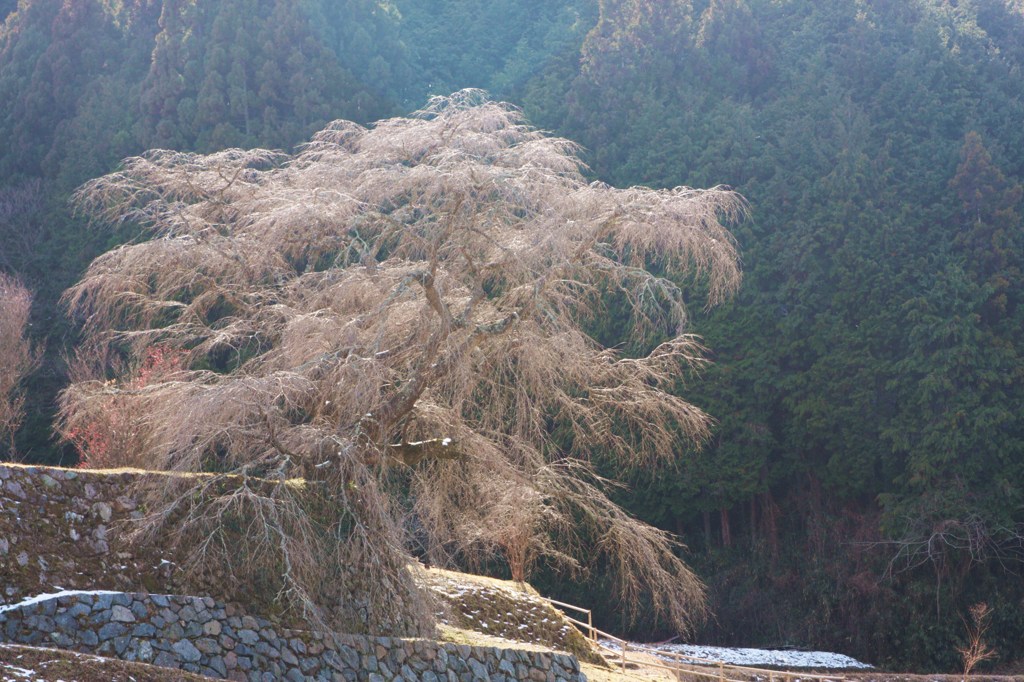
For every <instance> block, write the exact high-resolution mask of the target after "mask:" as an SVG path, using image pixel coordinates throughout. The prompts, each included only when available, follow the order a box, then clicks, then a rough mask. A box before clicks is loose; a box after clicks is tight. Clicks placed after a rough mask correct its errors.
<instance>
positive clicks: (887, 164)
mask: <svg viewBox="0 0 1024 682" xmlns="http://www.w3.org/2000/svg"><path fill="white" fill-rule="evenodd" d="M667 26H671V27H673V28H672V29H671V30H667V29H666V28H665V27H667ZM1022 44H1024V10H1022V8H1021V6H1020V4H1019V3H1004V2H1002V1H997V2H974V3H959V4H947V3H942V2H924V1H917V2H881V1H877V2H863V3H838V2H836V3H833V2H829V3H820V2H781V3H780V2H766V1H759V0H749V1H744V0H713V1H711V2H703V3H693V4H691V3H689V2H683V1H675V2H666V3H645V2H636V1H623V2H606V3H604V12H603V15H602V20H601V22H600V23H599V24H598V26H597V28H595V30H594V31H593V32H592V33H591V34H590V35H589V36H588V38H587V41H586V43H585V44H584V46H583V52H582V54H583V62H582V65H581V67H580V68H578V69H575V70H573V71H570V72H565V73H552V74H550V76H549V77H548V78H547V79H546V80H544V81H540V82H538V84H536V85H535V87H537V88H538V89H537V90H536V91H535V95H531V96H530V97H528V99H527V101H528V102H529V103H530V105H531V106H533V107H537V108H538V109H540V110H542V111H544V112H546V113H544V114H540V115H538V116H537V119H538V120H540V121H542V122H545V123H546V124H547V125H551V126H553V127H555V128H556V129H559V130H561V131H562V132H563V133H564V134H567V135H569V136H570V137H572V138H574V139H577V140H579V141H580V142H581V143H583V144H584V145H585V146H586V147H588V148H589V149H590V150H592V152H591V160H592V162H593V165H594V169H595V172H596V173H597V174H598V175H600V176H602V177H605V178H609V179H611V180H612V181H613V182H615V183H617V184H629V183H633V182H645V183H652V184H654V185H658V186H664V185H675V184H688V185H694V186H705V185H707V184H710V183H713V182H725V183H728V184H730V185H732V186H734V187H736V188H737V189H739V191H741V192H742V193H743V194H744V195H745V196H746V197H747V198H748V199H749V200H750V202H751V205H752V210H753V219H752V220H751V221H750V222H748V223H747V224H746V225H744V226H743V227H741V228H740V229H738V230H737V232H736V233H737V236H738V237H739V239H740V242H741V246H742V250H743V254H744V264H745V272H746V279H745V282H744V286H743V289H742V291H741V293H740V295H739V296H738V298H737V299H736V300H735V301H734V302H733V303H732V304H730V305H727V306H723V308H721V309H719V310H716V311H715V312H713V313H711V314H710V315H708V316H706V317H702V318H701V319H699V320H697V321H696V324H695V326H696V328H697V330H698V331H699V332H700V333H701V334H702V335H704V336H705V338H706V341H707V343H708V345H709V347H710V348H711V349H712V352H713V356H714V359H715V361H716V364H715V365H714V366H713V368H712V369H711V370H709V371H708V372H707V373H706V374H705V376H704V379H703V380H702V381H701V382H700V383H699V384H697V385H691V387H690V388H689V389H688V390H689V391H690V395H697V396H700V398H699V402H700V403H701V404H702V406H704V407H706V408H707V409H708V410H709V411H710V412H711V413H712V414H714V415H716V416H717V417H718V418H719V419H720V421H721V424H720V428H719V430H718V433H717V435H716V437H715V439H714V441H713V442H712V443H711V445H710V447H709V448H707V449H706V450H704V451H703V452H701V453H698V454H694V455H688V456H687V457H685V458H684V460H683V464H682V465H681V470H680V472H679V474H678V475H673V476H664V475H662V474H661V473H658V474H655V475H654V476H649V475H645V474H643V473H639V474H637V475H636V478H635V485H636V489H637V494H636V496H635V497H634V498H631V499H632V506H633V509H635V510H636V511H637V512H639V513H641V514H642V515H643V516H644V517H645V518H647V519H650V520H654V521H656V522H657V523H659V524H660V525H662V526H664V527H668V528H674V529H677V530H678V531H680V532H681V533H682V534H683V535H684V537H685V538H686V540H687V541H688V542H689V543H690V544H691V546H695V547H699V548H702V549H705V550H707V552H708V554H707V563H706V564H705V571H704V575H705V576H706V578H707V579H708V580H709V581H710V583H711V585H712V588H713V593H714V594H715V600H716V602H717V604H716V605H717V609H716V610H717V612H718V615H719V620H718V623H717V624H715V625H713V626H711V627H710V628H709V630H708V631H707V633H706V636H711V637H713V638H715V639H719V640H721V641H723V642H731V643H737V644H739V643H749V642H751V641H758V642H762V643H775V644H786V643H796V642H799V643H800V644H801V645H814V646H823V647H839V648H842V647H846V648H845V649H844V650H846V651H848V652H849V653H853V654H855V655H861V656H868V657H870V656H874V658H873V659H872V660H880V659H879V655H880V656H881V660H882V661H886V660H888V661H893V662H895V661H900V662H902V663H903V664H908V663H909V664H914V665H917V666H933V665H940V666H952V665H953V664H954V662H955V659H956V653H955V651H954V645H955V643H956V642H957V641H958V638H959V636H960V634H959V632H960V622H959V617H958V614H959V613H962V612H963V611H964V609H965V608H966V606H967V605H968V604H970V603H973V602H976V601H989V603H991V604H993V606H995V607H996V608H997V610H998V611H999V615H998V616H997V620H998V622H999V623H1000V626H999V629H1000V634H999V635H998V637H999V647H998V648H1000V651H1001V652H1002V653H1003V655H1004V656H1005V657H1007V658H1011V659H1012V658H1013V657H1014V656H1016V655H1019V646H1020V641H1021V638H1020V633H1021V628H1022V627H1024V623H1022V622H1021V620H1020V618H1019V613H1020V611H1019V608H1018V606H1017V604H1018V602H1019V599H1020V597H1021V596H1022V594H1021V591H1020V582H1019V580H1018V579H1017V578H1015V577H1014V576H1015V573H1014V572H1015V571H1016V570H1018V569H1019V567H1020V563H1019V562H1020V560H1021V559H1022V558H1024V554H1022V542H1021V538H1022V536H1024V533H1022V529H1024V526H1022V522H1024V512H1022V502H1024V484H1022V482H1024V421H1022V420H1021V418H1020V415H1021V413H1022V408H1024V383H1022V382H1021V378H1022V376H1024V359H1022V357H1021V352H1020V348H1019V343H1020V339H1021V338H1022V331H1024V309H1021V307H1020V301H1021V297H1022V294H1024V289H1022V285H1024V280H1022V272H1021V265H1022V260H1021V254H1022V253H1024V249H1022V246H1024V242H1022V240H1024V233H1022V226H1021V218H1020V215H1021V214H1020V211H1021V204H1020V201H1021V184H1020V180H1021V177H1022V172H1024V140H1022V139H1021V135H1022V130H1021V128H1020V126H1019V121H1021V120H1024V85H1022V81H1021V79H1020V72H1021V68H1022V66H1024V64H1022V61H1021V50H1020V45H1022ZM556 82H557V83H560V84H561V85H562V90H561V92H562V93H563V94H561V95H560V96H559V97H555V98H552V97H551V94H550V90H549V89H550V88H551V87H554V84H555V83H556ZM751 550H753V561H750V559H749V557H750V556H751V554H750V552H751ZM887 574H888V577H886V575H887ZM903 624H909V627H906V628H905V627H904V625H903Z"/></svg>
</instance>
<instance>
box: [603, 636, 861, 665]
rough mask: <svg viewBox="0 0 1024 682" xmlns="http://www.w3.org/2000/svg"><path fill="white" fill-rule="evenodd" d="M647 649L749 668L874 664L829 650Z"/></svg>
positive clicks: (680, 646)
mask: <svg viewBox="0 0 1024 682" xmlns="http://www.w3.org/2000/svg"><path fill="white" fill-rule="evenodd" d="M601 643H602V644H603V645H604V646H606V647H608V648H609V649H615V650H618V649H619V647H618V645H617V644H616V643H615V642H612V641H602V642H601ZM637 647H638V648H639V647H642V648H643V649H644V650H646V651H650V652H657V651H662V652H665V653H670V654H676V655H682V656H688V657H691V658H693V659H699V660H695V661H694V662H695V663H699V662H706V663H709V664H710V663H717V662H719V661H721V662H723V663H728V664H731V665H742V666H750V667H755V668H756V667H759V666H769V667H771V668H786V669H795V668H813V669H815V670H853V669H868V668H871V667H872V666H870V665H868V664H867V663H862V662H861V661H858V660H857V659H855V658H851V657H849V656H846V655H844V654H835V653H831V652H828V651H786V650H772V649H740V648H736V647H718V646H703V645H699V644H638V645H637Z"/></svg>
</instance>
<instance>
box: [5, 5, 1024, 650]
mask: <svg viewBox="0 0 1024 682" xmlns="http://www.w3.org/2000/svg"><path fill="white" fill-rule="evenodd" d="M14 5H15V3H14V2H11V1H8V2H0V16H7V15H9V16H7V20H6V23H5V24H4V26H3V28H2V29H0V141H2V142H0V270H2V271H4V272H7V273H14V274H17V275H18V276H20V277H21V278H22V280H23V281H24V282H25V283H26V284H27V285H29V286H30V287H31V288H32V289H33V290H34V291H35V292H36V303H35V307H34V309H33V314H34V319H35V324H34V327H33V330H34V334H35V336H36V338H38V339H39V340H43V339H45V340H46V342H47V343H48V354H47V359H46V362H45V363H44V365H43V368H42V369H41V370H39V372H37V373H36V374H35V375H34V377H33V379H32V383H31V385H30V387H29V404H30V406H31V407H32V410H31V411H30V414H29V418H28V420H27V422H26V425H25V426H24V427H23V428H22V430H21V432H20V433H19V438H18V441H17V449H18V451H19V452H20V454H21V456H22V457H25V458H28V459H30V460H35V461H50V462H56V461H61V460H63V461H64V462H68V461H69V458H71V457H73V456H74V453H73V450H72V449H70V448H68V447H66V446H61V445H60V444H58V443H57V442H56V441H55V439H54V438H53V437H52V435H51V426H50V417H51V415H52V412H53V401H54V396H55V395H56V392H57V391H58V390H59V389H60V388H61V387H62V386H64V385H66V383H67V377H66V370H65V367H64V363H63V361H62V359H61V353H62V352H66V351H67V350H68V349H69V348H70V347H71V345H72V343H73V341H74V335H75V333H76V332H75V327H74V325H72V324H71V323H70V322H68V321H66V320H65V318H64V316H63V313H62V312H61V311H60V310H59V308H58V305H57V301H58V298H59V296H60V294H61V292H63V291H64V289H65V288H67V287H68V286H70V285H71V284H72V283H73V282H75V281H76V280H77V279H78V278H79V277H80V276H81V273H82V271H83V270H84V268H85V266H86V264H88V262H89V261H90V260H91V259H92V258H93V257H94V256H96V255H97V254H98V253H100V252H102V251H104V250H106V249H108V248H110V247H112V246H114V245H115V244H117V243H118V242H119V241H124V240H128V239H131V238H133V237H134V234H133V232H132V228H131V227H130V226H125V227H124V228H123V229H122V230H121V232H120V233H118V234H114V235H111V233H109V232H107V231H103V232H101V231H98V230H94V229H91V228H90V227H89V226H87V225H86V224H85V223H84V221H83V220H82V219H80V218H78V217H76V216H74V215H72V213H71V212H70V209H69V208H68V203H67V198H68V196H69V194H70V192H71V191H72V190H73V189H74V188H75V187H76V186H78V185H79V184H81V183H82V182H84V181H85V180H87V179H89V178H91V177H94V176H97V175H100V174H102V173H104V172H107V171H109V170H111V169H112V168H114V167H115V165H116V164H117V162H118V160H119V159H121V158H124V157H126V156H129V155H132V154H137V153H139V152H141V151H143V150H145V149H148V148H153V147H165V148H173V149H180V150H192V151H198V152H208V151H213V150H216V149H221V148H224V147H229V146H243V147H252V146H264V147H271V148H289V147H290V146H292V145H294V144H297V143H299V142H301V141H302V140H304V139H308V135H309V134H310V133H311V132H312V131H314V130H317V129H319V128H320V127H322V126H323V125H324V124H325V123H326V122H327V121H329V120H332V119H335V118H348V119H353V120H356V121H360V122H364V123H365V122H369V121H372V120H375V119H378V118H381V117H383V116H388V115H395V114H401V113H407V112H409V111H411V110H413V109H415V108H417V107H419V106H421V105H422V104H423V103H424V102H425V101H426V97H427V95H428V94H445V93H448V92H451V91H453V90H456V89H459V88H464V87H482V88H487V89H489V90H490V91H491V93H492V95H494V96H495V97H497V98H501V99H506V100H508V101H511V102H513V103H515V104H518V105H520V106H522V107H523V108H524V109H525V111H526V113H527V115H528V116H529V117H530V119H531V120H532V121H533V122H534V123H535V124H537V125H539V126H541V127H544V128H547V129H550V130H553V131H555V132H556V133H557V134H559V135H562V136H565V137H568V138H570V139H573V140H575V141H577V142H578V143H580V144H581V145H583V146H584V147H585V148H586V149H587V150H588V151H587V154H586V158H587V160H588V162H589V163H590V165H591V169H592V173H593V175H594V177H595V178H598V179H601V180H603V181H605V182H609V183H611V184H613V185H616V186H626V185H630V184H637V183H642V184H646V185H649V186H654V187H671V186H675V185H680V184H684V185H691V186H697V187H706V186H712V185H715V184H718V183H722V184H726V185H729V186H731V187H733V188H735V189H737V190H738V191H739V192H741V193H742V194H743V195H744V196H745V197H746V198H747V200H748V201H749V202H750V206H751V212H752V218H751V219H750V220H748V221H746V222H745V223H743V224H742V225H740V226H739V227H738V228H737V229H736V231H735V234H736V237H737V238H738V240H739V242H740V246H741V250H742V254H743V262H744V273H745V274H744V277H745V279H744V283H743V286H742V289H741V291H740V293H739V295H738V296H737V297H736V298H735V299H734V300H733V301H732V302H730V303H728V304H726V305H724V306H722V307H720V308H717V309H715V310H713V311H710V312H707V313H699V312H697V313H695V314H694V319H693V320H692V325H693V329H694V330H695V331H696V332H698V333H699V334H701V335H702V336H703V337H704V339H705V342H706V345H707V346H708V347H709V348H710V350H711V353H712V357H713V359H714V361H715V363H714V365H712V366H711V367H710V368H709V369H708V370H707V371H705V372H704V373H703V374H702V376H700V377H699V378H697V377H687V378H686V382H685V386H683V382H682V380H681V381H680V388H681V390H682V391H683V393H684V395H686V396H687V397H689V398H690V399H693V400H694V401H695V402H697V403H698V404H699V405H700V406H701V407H703V408H705V409H706V410H708V411H709V412H710V413H711V414H713V415H714V416H715V417H716V418H717V419H718V421H719V425H718V428H717V430H716V432H715V435H714V437H713V439H712V441H711V442H709V443H708V445H707V446H706V447H705V448H704V449H702V450H700V451H697V452H695V451H692V450H691V449H690V448H682V447H681V448H680V452H679V453H678V454H679V462H680V463H679V466H678V469H676V470H667V471H666V470H658V471H653V472H652V471H635V472H627V474H628V476H629V478H630V480H631V482H632V486H633V488H632V492H629V491H627V492H624V493H623V496H622V501H623V502H625V503H626V504H627V506H629V507H630V508H631V509H632V510H633V511H634V513H636V514H638V515H640V516H641V517H642V518H644V519H646V520H648V521H651V522H654V523H656V524H657V525H659V526H661V527H664V528H667V529H670V530H673V531H675V532H677V533H679V534H680V535H681V536H682V537H683V539H684V541H685V542H686V543H687V544H688V545H689V546H690V553H689V555H688V559H689V561H690V562H691V563H693V564H694V566H695V567H696V568H697V569H698V573H700V575H701V576H702V577H703V579H704V580H705V581H707V583H708V584H709V587H710V588H711V595H712V610H713V611H714V612H715V613H716V618H715V619H713V620H712V621H710V622H709V623H708V624H707V625H706V626H705V628H704V630H703V631H702V632H699V633H698V638H700V639H703V640H706V641H708V640H714V641H717V642H721V643H731V644H750V645H754V644H767V645H794V646H814V647H828V648H833V649H837V650H841V651H843V652H845V653H849V654H852V655H855V656H857V657H859V658H861V659H864V660H869V661H872V662H874V663H878V664H888V665H897V666H906V667H912V668H916V669H920V670H923V669H940V668H941V669H949V668H952V667H955V665H956V664H957V660H958V654H957V652H956V646H957V645H958V644H960V643H961V642H962V639H963V624H962V622H961V615H962V614H964V613H966V609H967V607H968V606H970V605H972V604H975V603H978V602H982V601H985V602H987V603H989V605H991V606H992V607H993V609H994V615H993V622H992V630H991V632H990V635H989V641H990V643H991V644H992V645H993V646H994V647H995V648H996V649H998V651H999V653H1000V654H1001V656H1002V659H1001V660H1002V661H1003V662H1009V661H1012V660H1015V659H1020V658H1021V656H1022V655H1024V650H1022V647H1024V586H1022V582H1021V579H1020V576H1019V573H1020V571H1021V570H1024V539H1022V538H1024V420H1022V417H1021V414H1022V413H1024V359H1022V358H1021V351H1020V348H1021V344H1022V343H1024V341H1022V339H1024V336H1022V332H1024V329H1022V325H1024V306H1022V305H1021V296H1022V293H1024V291H1022V270H1021V269H1022V265H1024V263H1022V261H1024V231H1022V230H1024V225H1022V217H1021V216H1022V211H1024V206H1022V204H1021V200H1022V194H1024V185H1022V182H1024V126H1022V122H1024V78H1022V69H1024V3H1022V2H1021V1H1020V0H961V1H959V2H955V1H952V0H857V1H840V0H828V1H826V2H822V1H820V0H693V1H692V2H691V1H690V0H557V1H555V0H547V1H545V2H539V1H537V0H509V1H508V2H501V3H487V2H482V1H478V0H435V1H433V2H426V1H425V0H395V1H394V2H378V1H375V0H337V1H331V0H304V1H302V2H293V1H291V0H277V1H274V2H270V1H262V2H261V1H259V0H225V1H223V2H209V1H206V0H198V1H192V0H124V1H123V2H111V1H106V0H104V1H102V2H101V1H99V0H21V2H20V3H18V4H17V9H16V11H14V10H15V7H14ZM652 265H655V266H656V265H657V264H652ZM681 284H682V285H683V286H686V287H689V289H690V290H692V293H693V297H694V300H699V297H700V294H701V293H702V292H700V291H699V289H700V285H699V284H694V283H691V282H683V283H681ZM698 305H699V304H698ZM615 307H616V306H615V301H614V300H611V301H610V303H609V309H611V310H615ZM597 326H598V328H597V329H595V333H596V334H598V335H600V336H601V337H602V339H604V340H609V341H615V340H616V339H623V338H625V330H623V329H621V328H620V327H621V325H620V324H618V322H617V320H616V319H615V318H614V316H611V317H609V318H608V319H604V320H599V321H598V322H597ZM635 350H637V349H630V348H628V347H627V348H625V351H626V352H632V351H635ZM681 379H682V378H681ZM594 456H595V458H596V459H598V460H600V456H601V453H595V455H594ZM499 570H500V567H499ZM552 580H554V579H553V578H552ZM552 584H553V588H552V589H559V590H562V593H563V594H565V595H567V596H570V597H571V598H572V600H575V601H577V602H582V603H599V601H600V599H601V597H600V595H601V590H602V589H603V587H602V585H601V584H600V583H599V582H598V583H595V584H591V585H584V586H577V587H575V588H573V587H572V586H565V585H562V586H557V584H556V583H554V582H553V583H552ZM574 590H575V592H574ZM604 618H605V622H606V623H607V624H608V625H609V626H610V627H614V626H615V622H614V618H613V617H610V616H609V615H607V614H606V615H605V616H604ZM635 626H636V627H637V628H639V629H640V630H646V631H647V633H649V634H651V633H653V632H655V631H657V625H656V624H653V623H646V622H641V623H637V624H635Z"/></svg>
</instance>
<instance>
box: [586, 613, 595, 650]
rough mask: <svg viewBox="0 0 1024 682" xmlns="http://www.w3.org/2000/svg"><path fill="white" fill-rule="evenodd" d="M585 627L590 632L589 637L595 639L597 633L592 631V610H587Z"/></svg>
mask: <svg viewBox="0 0 1024 682" xmlns="http://www.w3.org/2000/svg"><path fill="white" fill-rule="evenodd" d="M587 629H588V630H589V632H590V639H592V640H594V641H595V642H596V641H597V633H596V632H594V614H593V611H587Z"/></svg>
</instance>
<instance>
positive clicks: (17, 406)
mask: <svg viewBox="0 0 1024 682" xmlns="http://www.w3.org/2000/svg"><path fill="white" fill-rule="evenodd" d="M31 309H32V293H31V292H30V291H29V290H28V289H27V288H25V286H24V285H23V284H21V282H19V281H18V280H17V279H15V278H14V277H12V276H10V275H6V274H4V273H0V438H3V439H5V440H6V441H7V447H8V449H9V452H10V454H11V455H13V454H15V448H14V434H15V433H16V432H17V430H18V427H20V426H21V422H22V420H23V419H24V418H25V396H24V394H23V392H22V390H21V384H22V381H23V380H24V379H25V377H26V376H28V375H29V374H31V373H32V372H33V371H34V370H35V369H36V367H38V366H39V361H40V354H39V352H38V351H37V350H36V349H35V348H33V346H32V342H31V341H30V340H29V338H28V337H27V336H26V330H27V328H28V324H29V312H30V311H31Z"/></svg>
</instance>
